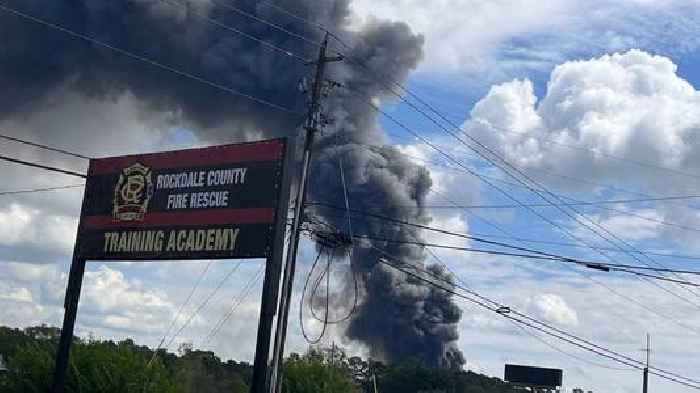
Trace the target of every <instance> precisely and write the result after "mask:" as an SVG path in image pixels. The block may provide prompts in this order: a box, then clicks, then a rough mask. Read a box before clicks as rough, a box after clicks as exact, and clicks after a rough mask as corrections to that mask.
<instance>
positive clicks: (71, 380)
mask: <svg viewBox="0 0 700 393" xmlns="http://www.w3.org/2000/svg"><path fill="white" fill-rule="evenodd" d="M54 354H55V342H54V341H37V342H34V343H32V344H25V345H22V346H21V347H19V348H17V349H16V350H15V351H14V355H13V356H12V357H11V358H10V361H9V364H8V366H9V367H8V368H9V370H10V372H9V374H8V376H7V386H6V391H7V392H8V393H20V392H21V393H44V392H47V391H49V389H50V386H51V378H52V376H53V367H54V359H55V355H54ZM148 361H149V358H148V356H147V354H146V353H143V352H139V351H138V350H137V348H135V347H134V345H133V343H131V342H127V341H125V342H120V343H118V344H115V343H113V342H90V343H83V342H76V343H75V345H74V346H73V350H72V353H71V362H70V366H69V369H68V378H67V383H66V392H68V393H73V392H75V393H78V392H80V393H92V392H95V393H97V392H100V393H117V392H126V393H130V392H133V393H137V392H138V393H180V392H183V390H182V389H179V388H177V387H176V385H175V383H174V382H173V380H174V379H173V378H172V375H171V373H170V372H169V371H168V370H166V369H165V367H164V366H163V364H162V363H161V362H160V361H158V360H156V361H154V362H153V363H151V364H150V365H148Z"/></svg>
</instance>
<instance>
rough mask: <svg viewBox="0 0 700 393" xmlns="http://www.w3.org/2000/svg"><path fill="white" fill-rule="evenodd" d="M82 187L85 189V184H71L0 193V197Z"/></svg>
mask: <svg viewBox="0 0 700 393" xmlns="http://www.w3.org/2000/svg"><path fill="white" fill-rule="evenodd" d="M82 187H85V184H73V185H69V186H58V187H44V188H32V189H28V190H14V191H0V196H6V195H17V194H33V193H35V192H47V191H60V190H70V189H73V188H82Z"/></svg>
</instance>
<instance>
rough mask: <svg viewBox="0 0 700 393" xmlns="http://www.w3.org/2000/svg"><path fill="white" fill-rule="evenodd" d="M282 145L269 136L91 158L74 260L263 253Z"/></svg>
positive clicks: (269, 244)
mask: <svg viewBox="0 0 700 393" xmlns="http://www.w3.org/2000/svg"><path fill="white" fill-rule="evenodd" d="M285 150H286V140H285V139H273V140H267V141H262V142H254V143H243V144H235V145H224V146H215V147H208V148H200V149H188V150H179V151H171V152H162V153H153V154H143V155H129V156H121V157H111V158H101V159H94V160H91V161H90V168H89V170H88V179H87V183H86V186H85V200H84V202H83V209H82V214H81V219H80V226H79V234H78V247H77V250H78V255H79V257H81V258H84V259H93V260H144V259H146V260H148V259H222V258H226V259H228V258H266V257H268V256H269V254H270V252H271V247H272V241H273V237H274V231H275V221H276V217H275V215H276V212H277V205H278V203H279V198H280V191H281V190H280V188H281V182H282V176H283V171H284V155H285ZM280 230H281V229H280Z"/></svg>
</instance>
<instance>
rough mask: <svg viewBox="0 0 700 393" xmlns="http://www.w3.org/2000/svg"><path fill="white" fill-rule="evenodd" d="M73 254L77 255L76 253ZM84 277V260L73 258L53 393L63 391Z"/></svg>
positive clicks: (61, 392)
mask: <svg viewBox="0 0 700 393" xmlns="http://www.w3.org/2000/svg"><path fill="white" fill-rule="evenodd" d="M74 254H77V252H75V253H74ZM84 275H85V260H84V259H80V258H77V257H76V256H73V262H72V263H71V267H70V274H69V277H68V288H67V289H66V300H65V303H64V306H63V307H64V309H65V315H64V316H63V329H61V340H60V341H59V343H58V352H57V354H56V368H55V370H54V376H53V388H52V390H51V391H52V392H53V393H63V391H64V390H65V385H66V371H67V370H68V361H69V357H70V347H71V344H72V343H73V328H74V327H75V318H76V316H77V314H78V300H79V299H80V288H81V287H82V285H83V276H84Z"/></svg>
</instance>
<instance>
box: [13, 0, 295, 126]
mask: <svg viewBox="0 0 700 393" xmlns="http://www.w3.org/2000/svg"><path fill="white" fill-rule="evenodd" d="M0 10H1V11H5V12H7V13H11V14H14V15H16V16H18V17H21V18H24V19H26V20H29V21H32V22H35V23H39V24H42V25H44V26H46V27H49V28H52V29H54V30H57V31H60V32H63V33H65V34H68V35H70V36H72V37H73V38H79V39H82V40H84V41H87V42H90V43H93V44H95V45H99V46H101V47H103V48H107V49H110V50H112V51H114V52H117V53H119V54H121V55H124V56H127V57H130V58H132V59H135V60H138V61H141V62H144V63H147V64H150V65H151V66H153V67H156V68H159V69H162V70H165V71H168V72H171V73H173V74H176V75H179V76H182V77H185V78H189V79H192V80H194V81H197V82H199V83H202V84H205V85H208V86H210V87H213V88H216V89H219V90H222V91H225V92H227V93H230V94H233V95H236V96H239V97H243V98H246V99H249V100H251V101H254V102H256V103H258V104H261V105H265V106H268V107H270V108H274V109H277V110H279V111H282V112H285V113H289V114H293V115H304V113H302V112H297V111H295V110H292V109H289V108H285V107H283V106H281V105H278V104H275V103H272V102H270V101H267V100H264V99H262V98H259V97H255V96H253V95H250V94H247V93H244V92H242V91H239V90H236V89H234V88H231V87H227V86H224V85H221V84H219V83H216V82H212V81H210V80H208V79H205V78H203V77H201V76H198V75H195V74H193V73H190V72H187V71H182V70H179V69H177V68H174V67H172V66H169V65H166V64H162V63H160V62H157V61H155V60H152V59H150V58H148V57H146V56H143V55H139V54H135V53H133V52H130V51H128V50H125V49H122V48H119V47H116V46H114V45H112V44H108V43H106V42H103V41H100V40H98V39H96V38H93V37H90V36H87V35H85V34H82V33H78V32H75V31H73V30H70V29H68V28H66V27H63V26H61V25H58V24H55V23H52V22H49V21H46V20H44V19H41V18H38V17H36V16H33V15H30V14H28V13H25V12H22V11H19V10H16V9H14V8H11V7H8V6H6V5H5V3H4V2H0Z"/></svg>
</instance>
